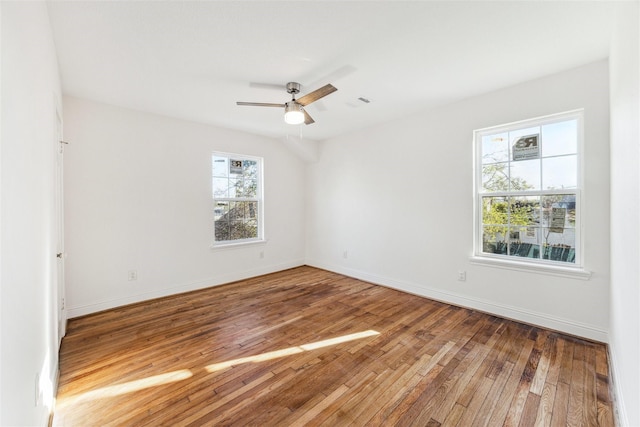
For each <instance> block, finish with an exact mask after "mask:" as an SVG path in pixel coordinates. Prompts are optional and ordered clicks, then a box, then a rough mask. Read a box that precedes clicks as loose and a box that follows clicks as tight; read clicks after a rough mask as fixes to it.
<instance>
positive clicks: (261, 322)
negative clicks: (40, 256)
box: [53, 267, 614, 427]
mask: <svg viewBox="0 0 640 427" xmlns="http://www.w3.org/2000/svg"><path fill="white" fill-rule="evenodd" d="M53 425H54V426H83V427H85V426H159V425H171V426H213V425H216V426H217V425H227V426H232V425H233V426H235V425H238V426H243V425H252V426H303V425H304V426H307V425H308V426H318V425H322V426H346V425H349V426H351V425H354V426H365V425H366V426H380V425H385V426H388V425H398V426H410V425H411V426H456V425H458V426H502V425H504V426H612V425H614V421H613V416H612V405H611V399H610V394H609V367H608V361H607V351H606V347H605V346H604V345H602V344H597V343H593V342H589V341H584V340H580V339H576V338H574V337H570V336H566V335H562V334H560V333H557V332H553V331H548V330H544V329H540V328H536V327H532V326H528V325H524V324H520V323H517V322H513V321H509V320H504V319H500V318H497V317H494V316H490V315H487V314H483V313H479V312H476V311H473V310H468V309H464V308H459V307H455V306H451V305H447V304H443V303H439V302H434V301H431V300H429V299H425V298H421V297H417V296H414V295H409V294H405V293H402V292H398V291H395V290H392V289H388V288H385V287H381V286H376V285H372V284H370V283H366V282H362V281H359V280H355V279H352V278H348V277H345V276H341V275H339V274H335V273H331V272H327V271H324V270H319V269H315V268H311V267H300V268H295V269H292V270H287V271H284V272H280V273H274V274H270V275H266V276H262V277H257V278H254V279H250V280H245V281H241V282H236V283H233V284H229V285H224V286H219V287H214V288H210V289H205V290H202V291H197V292H191V293H187V294H181V295H177V296H173V297H169V298H163V299H158V300H153V301H149V302H145V303H140V304H135V305H131V306H127V307H122V308H118V309H114V310H109V311H105V312H101V313H97V314H93V315H89V316H85V317H82V318H77V319H72V320H71V321H69V325H68V330H67V336H66V337H65V338H64V340H63V343H62V348H61V354H60V380H59V389H58V396H57V403H56V409H55V414H54V419H53Z"/></svg>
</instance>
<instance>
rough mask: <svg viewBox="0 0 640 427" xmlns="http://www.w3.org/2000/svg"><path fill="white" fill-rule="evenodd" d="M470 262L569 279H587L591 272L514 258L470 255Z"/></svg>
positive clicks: (578, 268)
mask: <svg viewBox="0 0 640 427" xmlns="http://www.w3.org/2000/svg"><path fill="white" fill-rule="evenodd" d="M469 260H470V261H471V264H475V265H482V266H486V267H495V268H503V269H506V270H515V271H525V272H528V273H537V274H546V275H549V276H559V277H567V278H570V279H580V280H589V279H590V278H591V272H590V271H588V270H585V269H583V268H580V267H563V266H556V265H545V264H534V263H529V262H521V261H516V260H513V261H512V260H506V259H498V258H490V257H481V256H472V257H471V258H470V259H469Z"/></svg>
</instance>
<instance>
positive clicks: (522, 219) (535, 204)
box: [509, 196, 540, 226]
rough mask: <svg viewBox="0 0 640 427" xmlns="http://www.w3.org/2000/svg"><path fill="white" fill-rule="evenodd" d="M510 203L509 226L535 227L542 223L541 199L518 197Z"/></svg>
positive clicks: (512, 198)
mask: <svg viewBox="0 0 640 427" xmlns="http://www.w3.org/2000/svg"><path fill="white" fill-rule="evenodd" d="M509 201H510V204H509V207H510V214H511V215H510V217H509V224H511V225H528V226H534V225H538V224H539V223H540V197H538V196H518V197H511V198H510V199H509Z"/></svg>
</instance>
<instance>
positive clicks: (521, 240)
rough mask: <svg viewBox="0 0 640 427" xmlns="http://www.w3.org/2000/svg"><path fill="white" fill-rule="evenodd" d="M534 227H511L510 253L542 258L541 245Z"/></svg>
mask: <svg viewBox="0 0 640 427" xmlns="http://www.w3.org/2000/svg"><path fill="white" fill-rule="evenodd" d="M536 234H537V233H536V232H535V229H533V230H532V227H511V228H509V245H508V246H509V255H511V256H518V257H523V258H540V245H539V243H538V240H537V239H536Z"/></svg>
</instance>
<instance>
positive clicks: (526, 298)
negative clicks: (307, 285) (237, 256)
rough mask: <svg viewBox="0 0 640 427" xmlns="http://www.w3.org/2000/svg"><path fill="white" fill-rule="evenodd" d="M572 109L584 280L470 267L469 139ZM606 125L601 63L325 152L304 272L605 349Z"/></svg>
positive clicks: (419, 117) (313, 190)
mask: <svg viewBox="0 0 640 427" xmlns="http://www.w3.org/2000/svg"><path fill="white" fill-rule="evenodd" d="M577 108H584V109H585V153H584V164H585V170H586V176H585V186H586V190H585V192H584V197H583V201H584V208H583V223H584V225H585V234H584V239H585V241H586V248H585V256H584V259H585V265H586V268H587V269H588V270H590V271H591V272H592V277H591V279H590V280H588V281H585V280H580V279H573V278H562V277H556V276H550V275H543V274H536V273H528V272H521V271H513V270H505V269H498V268H495V267H487V266H479V265H472V264H470V261H469V257H470V255H471V254H472V251H473V247H472V244H473V243H472V242H473V215H472V208H473V185H472V179H473V178H472V168H473V159H472V132H473V130H474V129H479V128H484V127H488V126H493V125H499V124H504V123H509V122H513V121H517V120H523V119H528V118H533V117H538V116H543V115H548V114H553V113H558V112H563V111H569V110H573V109H577ZM608 123H609V109H608V66H607V62H606V61H602V62H598V63H595V64H591V65H588V66H585V67H582V68H579V69H575V70H571V71H567V72H564V73H561V74H557V75H553V76H549V77H547V78H543V79H539V80H535V81H531V82H528V83H524V84H521V85H518V86H514V87H511V88H507V89H504V90H500V91H497V92H493V93H489V94H486V95H483V96H478V97H475V98H472V99H468V100H465V101H462V102H459V103H456V104H454V105H449V106H447V107H443V108H439V109H435V110H432V111H426V112H422V113H419V114H415V115H412V116H410V117H407V118H405V119H402V120H398V121H393V122H390V123H387V124H383V125H380V126H376V127H373V128H370V129H367V130H363V131H359V132H355V133H352V134H350V135H346V136H343V137H339V138H334V139H331V140H328V141H326V142H324V143H323V144H322V147H321V154H320V160H319V161H318V162H317V163H316V164H314V165H312V166H311V167H310V168H309V174H308V180H309V189H308V191H307V194H308V218H307V224H308V228H307V263H308V264H310V265H314V266H318V267H322V268H326V269H329V270H333V271H337V272H341V273H344V274H348V275H351V276H354V277H358V278H362V279H366V280H369V281H372V282H375V283H380V284H384V285H388V286H391V287H395V288H398V289H402V290H405V291H408V292H412V293H416V294H419V295H424V296H428V297H432V298H435V299H439V300H444V301H447V302H452V303H454V304H459V305H463V306H467V307H474V308H478V309H481V310H485V311H489V312H492V313H495V314H498V315H501V316H505V317H510V318H514V319H518V320H521V321H525V322H530V323H534V324H538V325H542V326H546V327H550V328H555V329H559V330H562V331H565V332H569V333H572V334H576V335H581V336H585V337H589V338H594V339H597V340H602V341H606V340H607V332H608V321H609V318H608V316H609V312H608V298H609V296H608V292H609V233H608V230H609V196H608V195H609V127H608ZM344 251H347V258H345V257H344ZM459 270H465V271H466V272H467V280H466V282H459V281H457V275H458V274H457V272H458V271H459Z"/></svg>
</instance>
